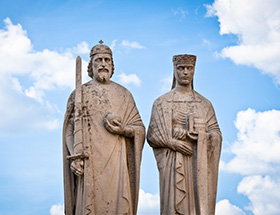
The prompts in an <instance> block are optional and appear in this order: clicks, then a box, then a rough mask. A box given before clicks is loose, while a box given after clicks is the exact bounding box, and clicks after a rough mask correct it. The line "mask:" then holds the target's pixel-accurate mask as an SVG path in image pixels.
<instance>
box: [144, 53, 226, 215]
mask: <svg viewBox="0 0 280 215" xmlns="http://www.w3.org/2000/svg"><path fill="white" fill-rule="evenodd" d="M195 62H196V56H194V55H175V56H174V57H173V64H174V74H173V86H172V90H171V91H170V92H168V93H166V94H164V95H163V96H161V97H159V98H158V99H157V100H156V101H155V102H154V105H153V109H152V115H151V121H150V125H149V129H148V135H147V139H148V143H149V144H150V146H152V147H153V150H154V154H155V157H156V160H157V166H158V170H159V175H160V214H164V215H165V214H182V215H183V214H184V215H214V214H215V202H216V192H217V178H218V166H219V158H220V152H221V142H222V135H221V132H220V129H219V126H218V123H217V120H216V116H215V112H214V109H213V107H212V104H211V102H210V101H208V100H207V99H206V98H204V97H203V96H202V95H200V94H199V93H197V92H196V91H194V89H193V75H194V68H195Z"/></svg>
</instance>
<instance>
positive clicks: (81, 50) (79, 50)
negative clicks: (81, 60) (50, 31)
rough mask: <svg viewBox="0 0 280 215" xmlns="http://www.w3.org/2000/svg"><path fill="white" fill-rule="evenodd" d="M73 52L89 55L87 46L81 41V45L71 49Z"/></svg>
mask: <svg viewBox="0 0 280 215" xmlns="http://www.w3.org/2000/svg"><path fill="white" fill-rule="evenodd" d="M73 52H74V53H75V54H88V55H89V52H90V50H89V48H88V44H87V43H86V42H85V41H83V42H81V43H79V44H78V45H77V46H76V47H74V48H73Z"/></svg>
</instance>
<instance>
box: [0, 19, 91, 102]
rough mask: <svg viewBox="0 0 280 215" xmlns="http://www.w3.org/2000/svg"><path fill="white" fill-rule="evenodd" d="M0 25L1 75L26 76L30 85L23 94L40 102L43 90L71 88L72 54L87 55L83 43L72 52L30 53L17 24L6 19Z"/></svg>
mask: <svg viewBox="0 0 280 215" xmlns="http://www.w3.org/2000/svg"><path fill="white" fill-rule="evenodd" d="M4 23H5V29H0V74H1V75H3V74H10V75H13V76H16V75H19V76H20V75H21V76H22V75H26V76H28V77H29V79H31V80H32V85H30V86H28V87H27V88H26V89H24V93H25V95H26V96H28V97H30V98H33V99H36V100H38V101H40V102H41V101H42V100H43V97H44V95H45V93H44V92H45V91H46V90H47V91H48V90H53V89H55V88H57V87H73V86H74V76H75V72H74V68H75V58H74V55H73V53H79V54H83V53H88V52H89V49H88V45H87V43H86V42H82V43H80V44H78V45H77V46H76V47H74V48H73V49H72V52H70V51H69V49H68V50H67V51H65V52H63V53H58V52H56V51H50V50H48V49H44V50H43V51H36V50H34V49H33V45H32V43H31V40H30V39H29V38H28V35H27V32H26V31H25V30H24V29H23V28H22V26H21V25H20V24H17V25H14V24H13V23H12V21H11V20H10V19H9V18H6V19H5V20H4ZM70 50H71V49H70ZM84 65H85V62H83V68H84V71H83V74H86V72H85V71H86V70H85V68H86V66H84ZM19 82H20V81H19ZM18 86H20V85H18Z"/></svg>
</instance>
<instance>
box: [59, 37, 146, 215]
mask: <svg viewBox="0 0 280 215" xmlns="http://www.w3.org/2000/svg"><path fill="white" fill-rule="evenodd" d="M102 43H103V42H102V41H100V44H98V45H96V46H94V47H93V48H92V49H91V52H90V62H89V65H88V75H89V76H90V77H91V78H92V80H91V81H89V82H87V83H85V84H83V85H81V59H80V57H78V58H77V61H76V67H77V68H76V70H77V74H76V76H77V77H76V89H75V90H74V91H73V92H72V94H71V95H70V97H69V99H68V103H67V111H66V114H65V119H64V125H63V169H64V204H65V214H66V215H85V214H86V215H91V214H110V215H111V214H136V212H137V202H138V191H139V173H140V162H141V154H142V148H143V144H144V140H145V127H144V125H143V123H142V121H141V118H140V115H139V113H138V110H137V107H136V105H135V102H134V100H133V97H132V95H131V94H130V92H129V91H128V90H127V89H125V88H124V87H122V86H120V85H119V84H117V83H115V82H113V81H111V80H110V78H111V76H112V75H113V72H114V64H113V58H112V51H111V49H110V48H109V47H108V46H106V45H104V44H102Z"/></svg>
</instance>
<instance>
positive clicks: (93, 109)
mask: <svg viewBox="0 0 280 215" xmlns="http://www.w3.org/2000/svg"><path fill="white" fill-rule="evenodd" d="M112 97H113V95H112V92H110V90H109V89H108V88H96V87H91V88H90V87H88V88H86V89H85V90H84V94H83V99H84V105H85V106H86V108H87V111H88V113H89V114H90V115H96V114H98V115H99V114H100V115H105V114H107V113H108V112H110V111H111V110H112V107H113V106H114V104H113V103H114V99H113V98H112Z"/></svg>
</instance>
